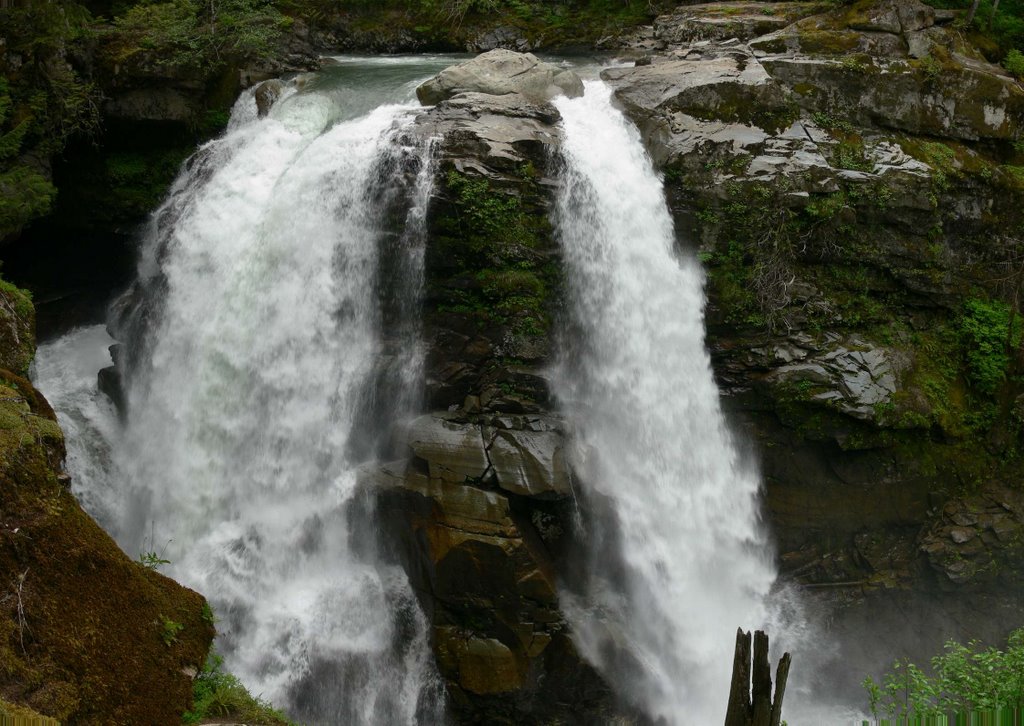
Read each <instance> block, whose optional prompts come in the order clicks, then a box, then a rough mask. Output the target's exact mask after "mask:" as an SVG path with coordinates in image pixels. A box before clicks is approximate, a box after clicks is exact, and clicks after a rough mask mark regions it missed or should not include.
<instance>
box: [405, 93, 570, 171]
mask: <svg viewBox="0 0 1024 726" xmlns="http://www.w3.org/2000/svg"><path fill="white" fill-rule="evenodd" d="M559 118H560V117H559V115H558V111H557V110H555V107H554V106H552V105H550V104H548V103H533V102H531V101H530V100H529V99H527V98H525V97H524V96H521V95H519V94H518V93H510V94H506V95H502V96H494V95H490V94H485V93H475V92H470V93H461V94H459V95H458V96H455V97H454V98H451V99H449V100H447V101H442V102H441V103H439V104H438V105H437V106H435V107H434V108H433V109H431V110H430V111H428V112H427V113H425V114H424V115H423V116H421V117H420V118H419V119H418V120H417V124H416V127H415V132H416V133H417V134H421V135H423V137H424V138H438V137H440V138H444V139H445V144H444V153H445V155H446V156H448V157H450V158H451V159H452V162H453V164H454V165H455V168H456V169H458V170H459V171H467V170H471V171H472V172H473V173H475V174H479V175H482V176H486V177H490V178H492V179H494V178H501V177H502V173H503V172H505V171H507V172H508V173H509V174H510V175H511V176H512V177H514V176H515V174H516V172H517V170H518V169H519V168H520V167H521V165H522V164H523V163H525V162H526V161H527V160H528V159H529V158H531V156H542V155H544V154H546V153H548V149H550V148H553V146H554V145H555V143H556V142H557V141H558V138H559V133H560V132H559V129H558V127H557V126H556V125H555V124H556V122H557V121H558V119H559Z"/></svg>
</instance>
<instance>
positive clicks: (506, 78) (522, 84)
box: [416, 49, 583, 105]
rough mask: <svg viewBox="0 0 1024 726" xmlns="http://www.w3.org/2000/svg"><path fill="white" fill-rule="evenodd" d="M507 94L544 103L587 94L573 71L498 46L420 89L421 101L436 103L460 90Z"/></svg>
mask: <svg viewBox="0 0 1024 726" xmlns="http://www.w3.org/2000/svg"><path fill="white" fill-rule="evenodd" d="M473 92H475V93H483V94H487V95H490V96H503V95H505V94H509V93H515V94H519V95H520V96H523V97H524V98H526V99H528V100H530V101H533V102H539V103H543V102H545V101H548V100H550V99H552V98H554V97H555V96H557V95H559V94H565V95H567V96H569V97H570V98H575V97H576V96H582V95H583V82H582V81H581V80H580V78H579V76H577V75H576V74H575V73H574V72H573V71H571V70H568V69H564V68H558V67H556V66H553V65H551V64H550V63H544V62H542V61H540V60H538V59H537V57H536V56H535V55H533V54H532V53H516V52H514V51H510V50H504V49H497V50H492V51H490V52H488V53H483V54H482V55H479V56H477V57H476V58H474V59H473V60H470V61H466V62H465V63H459V64H458V65H454V66H452V67H451V68H448V69H446V70H443V71H441V72H440V73H439V74H438V75H437V76H435V77H434V78H432V79H430V80H429V81H427V82H426V83H424V84H422V85H421V86H420V87H419V88H417V89H416V96H417V97H418V98H419V99H420V102H421V103H423V104H426V105H433V104H435V103H438V102H439V101H443V100H445V99H448V98H451V97H452V96H454V95H456V94H459V93H473Z"/></svg>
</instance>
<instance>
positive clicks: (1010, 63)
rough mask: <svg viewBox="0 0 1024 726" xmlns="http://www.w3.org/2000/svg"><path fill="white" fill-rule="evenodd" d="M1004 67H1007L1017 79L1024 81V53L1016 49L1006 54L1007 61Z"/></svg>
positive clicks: (1004, 62)
mask: <svg viewBox="0 0 1024 726" xmlns="http://www.w3.org/2000/svg"><path fill="white" fill-rule="evenodd" d="M1003 65H1004V66H1006V70H1008V71H1009V72H1010V73H1012V74H1013V75H1015V76H1016V77H1017V78H1021V79H1024V53H1021V52H1020V51H1019V50H1017V49H1016V48H1014V49H1013V50H1011V51H1010V52H1009V53H1007V54H1006V60H1004V61H1003Z"/></svg>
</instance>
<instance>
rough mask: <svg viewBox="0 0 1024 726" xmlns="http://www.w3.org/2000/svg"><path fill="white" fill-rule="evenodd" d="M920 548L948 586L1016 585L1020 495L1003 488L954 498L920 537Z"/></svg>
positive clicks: (1021, 542) (1022, 560)
mask: <svg viewBox="0 0 1024 726" xmlns="http://www.w3.org/2000/svg"><path fill="white" fill-rule="evenodd" d="M920 550H921V552H922V554H923V555H924V556H925V557H926V558H927V562H928V564H929V566H930V567H931V568H932V569H933V570H934V571H935V573H936V574H937V575H938V579H939V583H940V586H941V587H942V588H943V589H945V590H949V591H957V592H963V591H965V590H966V591H984V590H994V589H998V588H1003V589H1006V590H1007V591H1010V590H1016V589H1018V588H1020V586H1021V583H1022V579H1024V576H1022V573H1024V495H1022V493H1021V492H1020V491H1018V490H1014V489H1008V488H996V487H993V488H991V489H988V490H987V491H985V492H984V493H982V494H978V495H974V496H969V497H965V498H963V499H955V500H953V501H950V502H949V503H947V504H946V506H945V507H944V508H943V510H942V516H941V517H940V518H939V519H938V520H937V521H936V522H935V523H934V524H933V525H932V526H931V528H930V529H929V531H928V532H927V534H925V536H924V537H923V538H922V541H921V545H920Z"/></svg>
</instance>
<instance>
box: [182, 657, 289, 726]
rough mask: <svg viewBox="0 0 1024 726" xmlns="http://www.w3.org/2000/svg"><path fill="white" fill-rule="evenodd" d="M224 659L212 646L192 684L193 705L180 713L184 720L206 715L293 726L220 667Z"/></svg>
mask: <svg viewBox="0 0 1024 726" xmlns="http://www.w3.org/2000/svg"><path fill="white" fill-rule="evenodd" d="M223 665H224V659H223V658H221V657H220V656H219V655H217V653H216V652H214V651H213V650H212V649H211V650H210V654H209V656H208V657H207V659H206V663H205V665H204V666H203V669H202V670H201V671H200V672H199V674H198V675H197V676H196V678H195V681H194V685H193V705H192V708H191V709H190V710H189V711H186V712H185V714H184V715H183V716H182V722H183V723H185V724H200V723H205V722H206V721H207V720H209V719H225V718H230V719H232V720H237V721H244V722H245V723H247V724H253V726H294V724H293V723H292V722H291V721H289V720H288V719H287V718H286V717H285V716H284V714H282V713H281V712H280V711H278V710H276V709H274V708H273V707H272V706H271V705H270V704H268V703H267V702H266V701H263V700H262V699H259V698H256V697H254V696H253V695H252V694H250V693H249V691H247V690H246V688H245V686H243V685H242V683H241V681H239V680H238V678H236V677H235V676H233V675H231V674H230V673H227V672H225V671H224V670H223Z"/></svg>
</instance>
